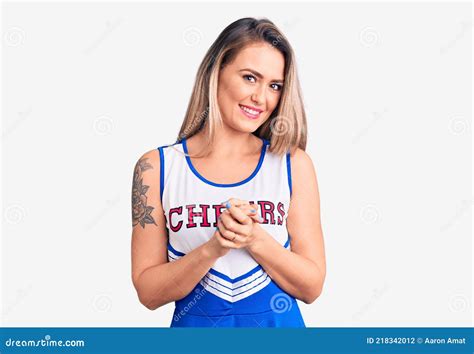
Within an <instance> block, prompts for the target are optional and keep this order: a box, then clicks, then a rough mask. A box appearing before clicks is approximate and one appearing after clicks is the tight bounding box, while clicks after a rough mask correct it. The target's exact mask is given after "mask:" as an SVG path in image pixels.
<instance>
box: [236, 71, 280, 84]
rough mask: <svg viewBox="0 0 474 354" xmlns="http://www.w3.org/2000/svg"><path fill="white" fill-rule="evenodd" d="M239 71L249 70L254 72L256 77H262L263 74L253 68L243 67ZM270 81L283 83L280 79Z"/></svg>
mask: <svg viewBox="0 0 474 354" xmlns="http://www.w3.org/2000/svg"><path fill="white" fill-rule="evenodd" d="M241 71H250V72H251V73H252V74H254V75H255V76H256V77H258V78H259V79H263V75H262V74H260V73H259V72H258V71H255V70H253V69H249V68H245V69H241V70H239V72H241ZM272 82H278V83H281V84H282V83H283V80H281V79H280V80H273V81H272Z"/></svg>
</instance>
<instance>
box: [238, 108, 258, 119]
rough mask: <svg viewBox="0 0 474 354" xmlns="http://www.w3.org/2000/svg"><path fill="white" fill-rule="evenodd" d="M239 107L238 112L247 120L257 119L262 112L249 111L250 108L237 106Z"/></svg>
mask: <svg viewBox="0 0 474 354" xmlns="http://www.w3.org/2000/svg"><path fill="white" fill-rule="evenodd" d="M239 107H240V111H241V112H242V113H243V114H244V115H245V116H246V117H248V118H250V119H258V117H260V114H261V113H262V112H258V111H255V110H253V109H250V108H247V107H245V106H242V105H240V104H239Z"/></svg>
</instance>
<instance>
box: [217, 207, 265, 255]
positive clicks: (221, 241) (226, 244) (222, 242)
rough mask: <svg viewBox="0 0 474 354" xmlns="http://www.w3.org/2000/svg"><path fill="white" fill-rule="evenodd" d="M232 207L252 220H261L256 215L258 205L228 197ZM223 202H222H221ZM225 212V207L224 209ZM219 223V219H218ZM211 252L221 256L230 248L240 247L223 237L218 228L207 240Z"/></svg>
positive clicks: (256, 221)
mask: <svg viewBox="0 0 474 354" xmlns="http://www.w3.org/2000/svg"><path fill="white" fill-rule="evenodd" d="M228 202H229V203H230V204H231V205H233V207H234V208H238V209H240V210H241V211H242V212H243V213H244V214H245V215H246V216H248V217H249V218H250V219H251V220H252V221H253V222H255V223H261V222H262V220H261V219H260V217H259V216H258V206H254V205H252V204H250V203H249V202H247V201H245V200H240V199H230V200H229V201H228ZM223 204H224V203H223ZM225 213H227V209H226V211H225ZM218 223H219V221H218ZM222 230H225V227H222ZM208 243H209V247H210V248H211V252H212V254H213V255H215V256H216V257H222V256H224V255H225V254H227V252H229V250H230V249H231V248H240V247H238V246H236V244H235V243H234V242H232V241H229V239H228V238H226V237H224V236H223V235H222V234H221V233H220V232H219V230H218V229H216V231H215V232H214V235H213V237H212V238H211V239H210V240H209V241H208Z"/></svg>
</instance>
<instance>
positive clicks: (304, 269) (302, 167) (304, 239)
mask: <svg viewBox="0 0 474 354" xmlns="http://www.w3.org/2000/svg"><path fill="white" fill-rule="evenodd" d="M291 164H292V165H291V169H292V181H293V183H292V186H293V193H292V197H291V203H290V208H289V211H288V218H287V228H288V232H289V234H290V236H291V251H290V250H288V249H286V248H284V247H282V246H281V245H280V244H279V243H278V242H277V241H276V240H275V239H274V238H273V237H272V236H271V235H269V234H268V233H267V232H266V231H265V230H263V229H262V228H261V227H260V226H259V225H258V224H257V225H256V232H257V234H258V236H257V237H256V241H255V242H254V243H253V245H251V246H250V247H249V248H248V250H249V252H250V253H251V255H252V256H253V257H254V259H255V260H256V261H257V262H258V263H259V264H260V265H261V266H262V267H263V269H265V271H266V272H267V273H268V275H269V276H270V277H271V278H272V279H273V280H274V281H275V282H276V283H277V284H278V285H279V286H280V287H281V288H282V289H284V290H285V291H286V292H288V293H289V294H291V295H293V296H294V297H296V298H298V299H300V300H302V301H303V302H305V303H307V304H309V303H312V302H313V301H314V300H315V299H316V298H318V297H319V295H320V294H321V292H322V288H323V284H324V280H325V277H326V258H325V252H324V241H323V234H322V229H321V220H320V207H319V204H320V203H319V190H318V183H317V179H316V172H315V170H314V167H313V163H312V161H311V159H310V157H309V156H308V155H307V154H306V153H305V152H304V151H303V150H300V149H298V150H297V151H296V153H295V155H294V156H292V158H291Z"/></svg>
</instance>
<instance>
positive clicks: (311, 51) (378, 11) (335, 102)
mask: <svg viewBox="0 0 474 354" xmlns="http://www.w3.org/2000/svg"><path fill="white" fill-rule="evenodd" d="M2 14H3V18H2V20H3V21H2V30H3V33H2V46H3V52H2V102H3V105H2V152H3V153H2V199H3V213H2V224H3V226H2V253H1V256H2V259H1V266H2V294H1V295H2V301H1V304H2V311H1V319H2V324H3V325H4V326H33V327H36V326H117V327H122V326H154V327H155V326H163V327H168V326H169V323H170V322H171V316H172V311H173V304H168V305H166V306H164V307H162V308H159V309H157V310H156V311H149V310H148V309H146V308H145V307H143V306H142V305H141V304H140V303H139V301H138V298H137V296H136V293H135V290H134V288H133V285H132V282H131V265H130V238H131V211H130V209H131V203H130V198H131V186H132V174H133V167H134V164H135V162H136V161H137V159H138V158H139V157H140V156H141V154H143V153H144V152H146V151H148V150H150V149H153V148H156V147H158V146H161V145H165V144H170V143H173V142H174V141H175V140H176V137H177V134H178V131H179V128H180V126H181V123H182V120H183V117H184V113H185V110H186V107H187V104H188V100H189V98H190V94H191V89H192V86H193V84H194V78H195V75H196V71H197V68H198V66H199V64H200V61H201V60H202V58H203V56H204V54H205V52H206V51H207V49H208V48H209V46H210V45H211V44H212V42H213V41H214V40H215V39H216V38H217V36H218V35H219V33H220V32H221V31H222V30H223V29H224V28H225V27H226V26H227V25H228V24H230V23H231V22H233V21H235V20H237V19H239V18H241V17H247V16H253V17H267V18H269V19H270V20H272V21H273V22H274V23H275V24H276V25H277V26H278V27H280V28H281V30H282V31H283V32H284V34H285V35H286V36H287V37H288V38H289V40H290V42H291V44H292V46H293V48H294V50H295V53H296V56H297V61H298V62H297V65H298V70H299V75H300V79H301V82H302V89H303V95H304V101H305V105H306V113H307V115H308V125H309V140H308V146H307V152H308V153H309V154H310V156H311V157H312V159H313V163H314V165H315V167H316V172H317V175H318V181H319V187H320V194H321V212H322V222H323V232H324V237H325V242H326V256H327V278H326V283H325V286H324V291H323V294H322V295H321V297H320V298H318V299H317V300H316V301H315V302H314V303H313V304H311V305H305V304H304V303H302V302H299V305H300V307H301V311H302V313H303V317H304V319H305V322H306V324H307V326H308V327H320V326H327V327H358V326H363V327H366V326H387V327H392V326H393V327H398V326H413V327H416V326H430V327H434V326H450V327H451V326H452V327H455V326H470V325H471V320H472V319H471V313H472V287H471V286H472V263H471V257H472V240H471V237H472V231H471V209H472V204H473V201H474V200H473V196H472V190H471V179H472V174H471V173H472V171H471V163H472V161H471V137H472V135H471V134H472V130H471V126H472V111H471V94H472V92H471V70H472V69H471V60H472V56H471V39H472V27H473V18H472V14H471V5H470V4H469V3H458V4H455V3H454V4H449V3H413V4H412V3H398V4H394V3H355V2H352V3H299V4H297V3H291V4H290V3H278V4H275V3H260V4H258V3H257V4H256V3H226V4H220V3H197V2H195V3H188V4H186V3H176V4H171V3H131V2H130V3H113V2H110V3H93V2H89V3H82V4H79V3H64V4H60V3H4V4H3V11H2Z"/></svg>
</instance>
